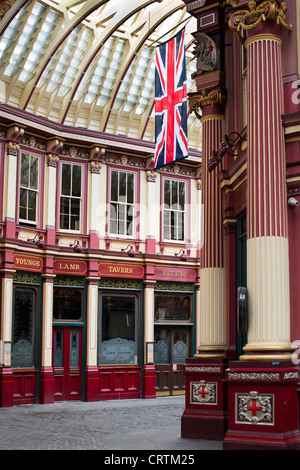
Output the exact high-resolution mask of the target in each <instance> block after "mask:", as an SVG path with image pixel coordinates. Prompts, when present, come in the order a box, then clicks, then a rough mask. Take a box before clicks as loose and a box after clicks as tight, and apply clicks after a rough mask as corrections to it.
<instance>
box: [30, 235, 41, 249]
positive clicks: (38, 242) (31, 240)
mask: <svg viewBox="0 0 300 470" xmlns="http://www.w3.org/2000/svg"><path fill="white" fill-rule="evenodd" d="M37 237H38V239H36V238H37ZM27 241H28V242H35V244H36V246H37V247H38V248H44V245H45V243H44V241H43V237H42V236H41V235H39V234H38V233H37V234H36V236H35V237H34V238H28V239H27Z"/></svg>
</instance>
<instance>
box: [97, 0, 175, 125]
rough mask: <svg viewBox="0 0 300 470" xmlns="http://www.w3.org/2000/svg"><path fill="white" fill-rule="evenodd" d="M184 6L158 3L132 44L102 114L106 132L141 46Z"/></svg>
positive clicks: (173, 3)
mask: <svg viewBox="0 0 300 470" xmlns="http://www.w3.org/2000/svg"><path fill="white" fill-rule="evenodd" d="M181 8H183V5H182V2H180V1H179V0H169V2H168V4H165V7H164V10H165V11H162V8H161V5H158V8H157V9H156V10H155V12H154V11H153V12H152V13H153V14H152V16H151V18H149V24H148V23H147V24H146V25H145V26H144V28H143V30H142V31H141V33H140V35H139V37H138V38H137V40H136V44H134V45H132V47H131V50H130V51H129V54H128V57H127V58H126V60H125V61H124V66H123V67H122V68H121V69H120V71H119V73H118V77H117V79H116V81H115V83H116V85H115V87H114V89H113V90H112V93H111V96H112V97H111V100H110V103H109V104H107V106H106V109H105V110H104V112H103V115H102V124H101V130H102V131H103V132H105V130H106V128H107V124H108V121H109V118H110V113H111V110H112V107H113V105H114V102H115V99H116V97H117V94H118V91H119V88H120V83H121V82H122V80H123V79H124V77H125V75H126V73H127V70H128V69H129V67H130V65H131V63H132V62H133V60H134V58H135V57H136V54H138V52H139V51H140V50H141V47H142V45H143V44H145V41H146V40H147V39H148V38H149V36H150V35H151V32H152V31H153V30H155V29H156V28H157V27H158V26H159V25H160V24H161V23H163V21H164V20H165V19H166V18H167V17H169V16H170V14H173V13H174V12H175V11H177V10H178V9H181Z"/></svg>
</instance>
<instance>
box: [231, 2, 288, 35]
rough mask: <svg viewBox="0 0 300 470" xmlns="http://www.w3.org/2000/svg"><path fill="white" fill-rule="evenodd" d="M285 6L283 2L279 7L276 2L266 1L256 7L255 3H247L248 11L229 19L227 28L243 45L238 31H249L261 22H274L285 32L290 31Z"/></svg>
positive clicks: (235, 13) (240, 11)
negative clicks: (235, 34)
mask: <svg viewBox="0 0 300 470" xmlns="http://www.w3.org/2000/svg"><path fill="white" fill-rule="evenodd" d="M286 12H287V4H286V2H283V3H282V4H281V5H280V7H279V6H278V5H277V2H276V0H268V1H266V2H263V3H261V4H260V5H258V6H257V4H256V2H255V1H253V0H252V1H250V2H248V10H246V9H245V10H238V11H236V12H234V13H232V14H231V15H230V17H229V21H228V26H229V28H230V29H231V30H232V31H234V32H236V33H237V36H238V38H239V40H240V42H241V43H242V44H243V43H244V39H243V38H242V36H241V34H240V31H241V30H244V31H251V30H253V29H255V28H257V26H259V25H260V23H262V22H266V21H275V22H276V23H277V24H278V25H280V26H281V27H282V28H284V29H285V30H286V31H291V30H292V28H293V26H292V25H291V24H288V23H287V21H286Z"/></svg>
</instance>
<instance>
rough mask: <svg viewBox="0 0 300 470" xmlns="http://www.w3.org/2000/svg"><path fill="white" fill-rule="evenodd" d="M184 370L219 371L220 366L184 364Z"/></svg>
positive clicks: (220, 369) (220, 370)
mask: <svg viewBox="0 0 300 470" xmlns="http://www.w3.org/2000/svg"><path fill="white" fill-rule="evenodd" d="M184 371H185V372H206V373H221V372H222V368H221V367H212V366H185V369H184Z"/></svg>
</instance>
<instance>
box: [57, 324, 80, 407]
mask: <svg viewBox="0 0 300 470" xmlns="http://www.w3.org/2000/svg"><path fill="white" fill-rule="evenodd" d="M53 365H54V399H55V400H81V390H82V328H80V327H66V326H64V327H55V328H54V331H53Z"/></svg>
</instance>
